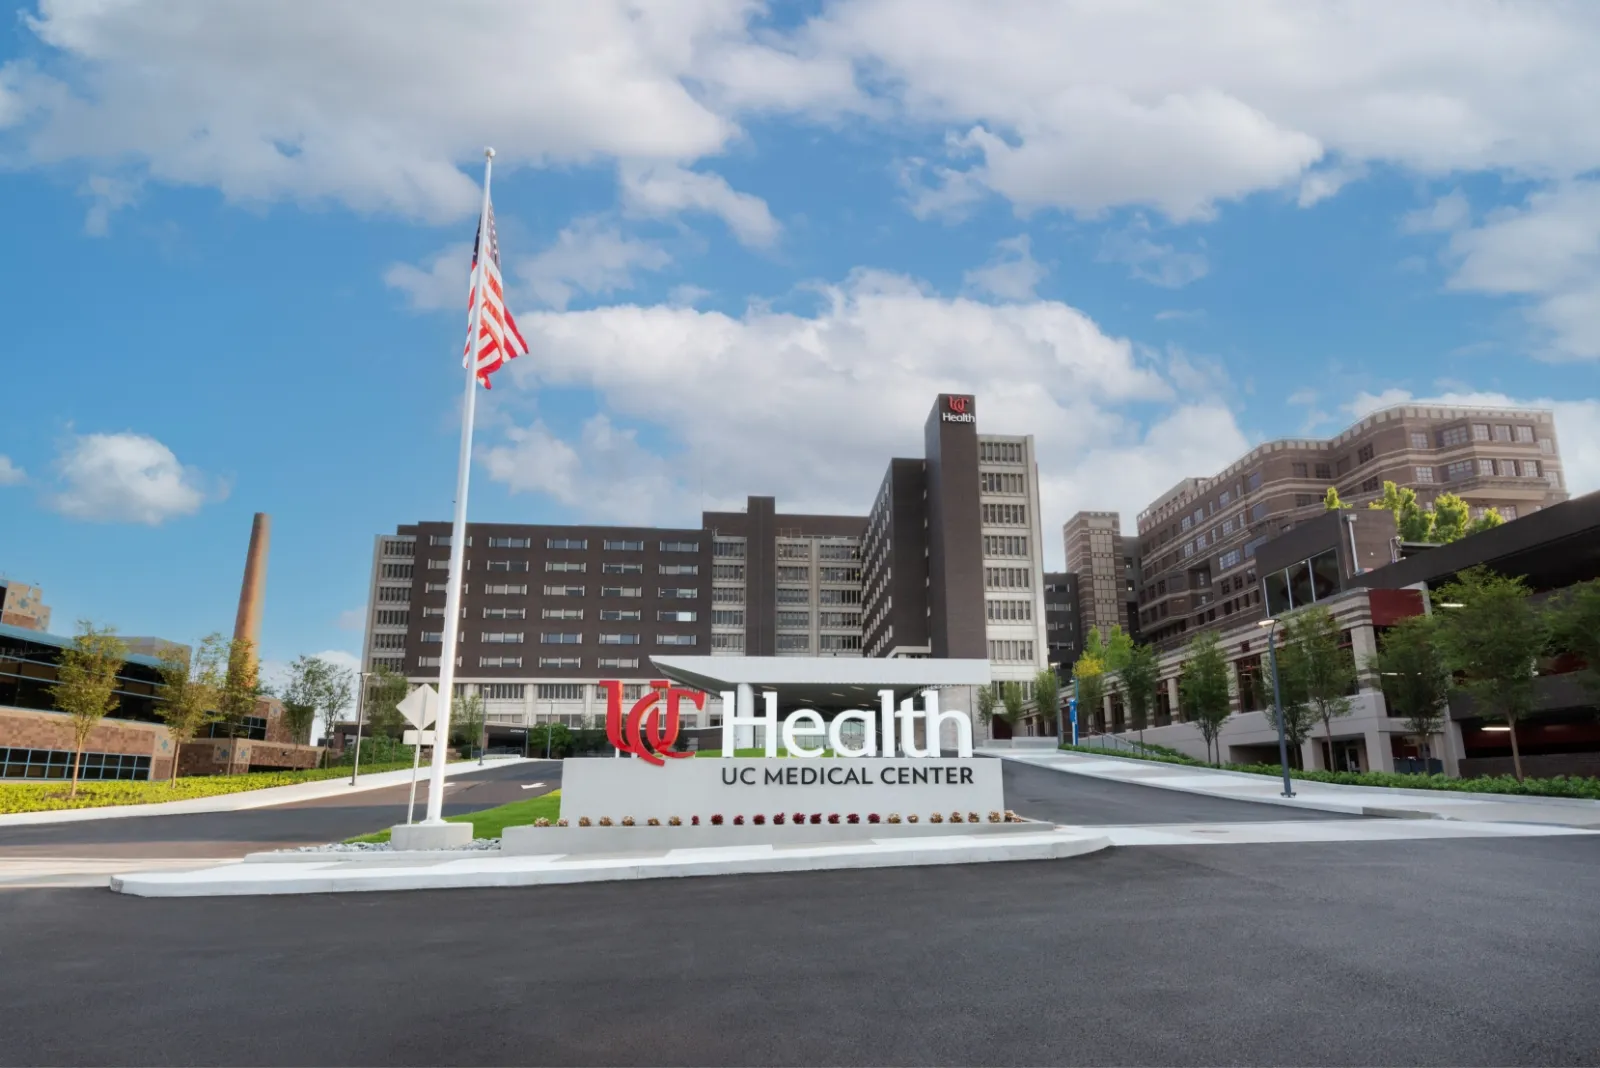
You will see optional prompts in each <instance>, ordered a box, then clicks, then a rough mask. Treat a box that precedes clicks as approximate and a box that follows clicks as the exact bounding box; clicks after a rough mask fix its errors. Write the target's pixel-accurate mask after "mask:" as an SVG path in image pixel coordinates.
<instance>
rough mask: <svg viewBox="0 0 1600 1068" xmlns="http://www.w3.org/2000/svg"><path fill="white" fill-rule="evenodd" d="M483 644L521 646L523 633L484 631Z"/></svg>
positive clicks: (517, 631)
mask: <svg viewBox="0 0 1600 1068" xmlns="http://www.w3.org/2000/svg"><path fill="white" fill-rule="evenodd" d="M483 644H485V645H521V644H522V631H520V630H504V631H498V630H497V631H484V632H483Z"/></svg>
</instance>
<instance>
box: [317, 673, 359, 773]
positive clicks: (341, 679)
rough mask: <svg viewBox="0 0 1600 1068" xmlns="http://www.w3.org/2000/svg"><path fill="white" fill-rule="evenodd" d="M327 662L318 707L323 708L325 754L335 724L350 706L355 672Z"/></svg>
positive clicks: (318, 697)
mask: <svg viewBox="0 0 1600 1068" xmlns="http://www.w3.org/2000/svg"><path fill="white" fill-rule="evenodd" d="M323 663H324V664H327V670H326V671H325V672H324V673H323V677H322V689H321V692H320V693H319V694H318V695H317V707H318V708H320V709H322V744H323V749H324V755H326V749H327V746H328V743H329V742H330V741H331V740H332V738H333V725H334V724H335V723H337V722H339V717H340V716H342V715H344V710H345V709H347V708H349V707H350V691H351V689H352V685H351V683H352V680H353V678H354V676H355V673H354V672H353V671H351V670H350V669H349V668H345V667H340V666H339V665H337V664H328V662H327V661H323Z"/></svg>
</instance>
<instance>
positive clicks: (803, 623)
mask: <svg viewBox="0 0 1600 1068" xmlns="http://www.w3.org/2000/svg"><path fill="white" fill-rule="evenodd" d="M778 626H780V627H804V628H807V629H809V628H810V627H811V613H810V612H779V613H778Z"/></svg>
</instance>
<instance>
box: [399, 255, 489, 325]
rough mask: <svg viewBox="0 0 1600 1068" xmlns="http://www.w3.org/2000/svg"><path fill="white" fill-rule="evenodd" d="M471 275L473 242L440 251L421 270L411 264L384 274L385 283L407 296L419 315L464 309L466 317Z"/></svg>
mask: <svg viewBox="0 0 1600 1068" xmlns="http://www.w3.org/2000/svg"><path fill="white" fill-rule="evenodd" d="M471 273H472V242H470V241H465V242H461V243H459V244H455V245H451V246H449V247H448V248H442V249H440V250H439V251H438V252H436V253H434V254H433V256H432V258H431V259H429V260H428V262H427V264H426V265H424V266H422V267H418V266H416V265H415V264H410V263H395V264H391V265H390V266H389V269H388V270H386V271H384V272H383V280H384V282H385V283H386V284H387V285H388V286H390V288H393V289H398V290H400V291H401V292H402V293H404V294H405V295H406V298H407V300H408V302H409V303H410V305H411V306H412V307H413V308H415V309H417V310H418V311H438V310H440V309H441V308H461V309H463V314H465V308H466V306H467V278H468V275H470V274H471Z"/></svg>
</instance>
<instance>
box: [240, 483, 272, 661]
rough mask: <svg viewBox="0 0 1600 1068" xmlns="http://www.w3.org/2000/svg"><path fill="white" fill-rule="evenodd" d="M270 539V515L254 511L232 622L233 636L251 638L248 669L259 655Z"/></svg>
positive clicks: (257, 659) (258, 659)
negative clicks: (236, 610) (241, 580)
mask: <svg viewBox="0 0 1600 1068" xmlns="http://www.w3.org/2000/svg"><path fill="white" fill-rule="evenodd" d="M271 540H272V517H271V516H269V515H267V513H265V512H257V513H256V518H255V522H254V523H252V524H251V525H250V555H249V556H247V557H245V561H244V582H243V583H242V584H241V585H240V587H239V614H238V616H237V617H235V619H234V622H233V636H234V638H235V639H239V638H249V639H250V669H251V672H252V673H254V672H255V671H256V670H257V668H258V667H259V664H260V656H261V604H262V602H263V601H264V600H265V599H266V587H267V547H268V544H269V543H270V542H271Z"/></svg>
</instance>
